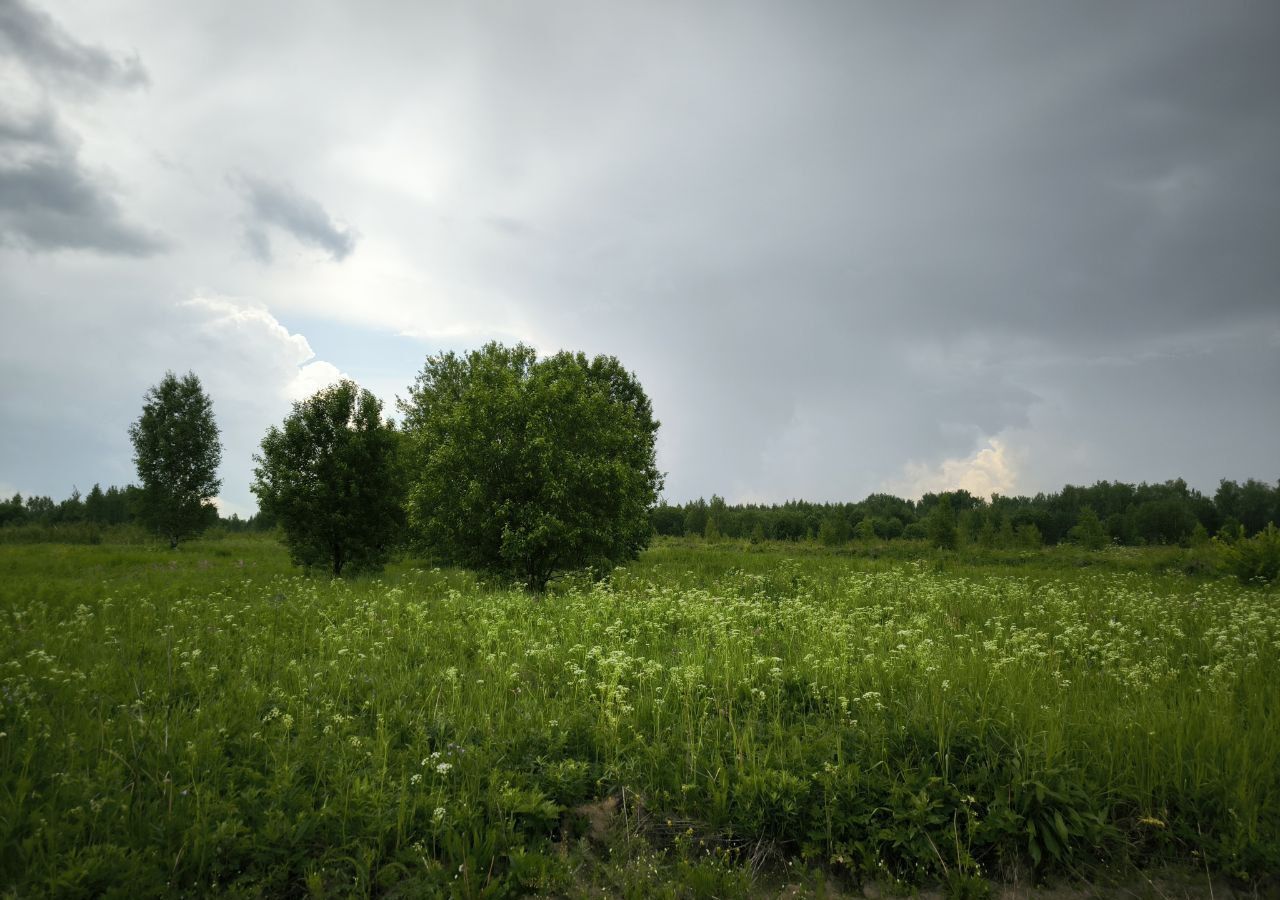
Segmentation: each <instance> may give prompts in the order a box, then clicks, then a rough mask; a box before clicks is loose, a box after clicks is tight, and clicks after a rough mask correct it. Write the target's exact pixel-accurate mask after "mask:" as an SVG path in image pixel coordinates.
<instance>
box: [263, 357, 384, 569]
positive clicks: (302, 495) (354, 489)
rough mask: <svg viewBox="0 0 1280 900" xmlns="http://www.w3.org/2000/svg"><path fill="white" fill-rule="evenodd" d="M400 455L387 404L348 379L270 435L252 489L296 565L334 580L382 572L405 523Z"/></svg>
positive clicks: (296, 408) (304, 404)
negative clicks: (387, 419) (387, 417)
mask: <svg viewBox="0 0 1280 900" xmlns="http://www.w3.org/2000/svg"><path fill="white" fill-rule="evenodd" d="M398 450H399V436H398V434H397V433H396V431H395V428H394V426H393V425H392V423H391V422H385V421H383V419H382V403H381V402H380V401H379V400H378V399H377V398H376V397H374V396H373V394H371V393H369V392H368V391H366V390H361V389H360V387H359V386H357V385H356V384H354V383H353V382H351V381H346V380H344V381H340V382H338V383H337V384H334V385H331V386H329V387H327V388H325V389H323V390H321V391H318V392H317V393H315V394H313V395H312V396H311V397H310V398H309V399H307V400H304V401H301V402H299V403H295V404H293V412H292V413H291V414H290V415H288V416H287V417H286V418H285V420H284V425H283V426H282V427H281V428H276V427H274V426H273V427H272V428H270V429H269V430H268V431H267V436H266V437H264V438H263V439H262V453H261V455H255V456H254V461H255V462H256V463H257V464H258V465H257V467H256V468H255V469H254V475H255V480H254V483H253V486H252V490H253V492H254V493H255V494H256V495H257V496H258V501H259V503H260V505H261V507H262V511H263V513H264V514H266V515H267V516H269V517H272V518H274V519H275V520H276V521H277V522H279V524H280V526H281V528H282V529H283V531H284V541H285V544H286V545H287V546H288V548H289V555H290V556H291V557H292V558H293V561H294V562H295V563H296V564H298V565H301V566H303V567H305V568H308V569H311V568H317V567H324V568H326V569H328V570H329V571H331V572H332V573H333V575H334V577H335V578H336V577H339V576H341V575H342V574H343V573H344V572H345V573H347V574H351V573H354V572H376V571H379V570H381V569H382V567H383V565H384V564H385V563H386V561H387V559H388V557H389V556H390V554H391V552H392V550H393V549H394V547H395V544H396V543H397V541H398V539H399V537H400V535H401V532H402V527H403V522H404V513H403V509H402V501H403V494H404V490H403V478H402V474H401V470H400V464H399V458H398Z"/></svg>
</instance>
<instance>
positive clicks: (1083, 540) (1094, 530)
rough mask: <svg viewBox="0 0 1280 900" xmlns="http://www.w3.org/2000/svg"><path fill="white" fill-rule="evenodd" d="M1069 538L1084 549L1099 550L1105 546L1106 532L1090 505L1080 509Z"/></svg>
mask: <svg viewBox="0 0 1280 900" xmlns="http://www.w3.org/2000/svg"><path fill="white" fill-rule="evenodd" d="M1071 539H1072V540H1073V541H1075V542H1076V543H1077V544H1079V545H1080V546H1081V547H1084V548H1085V549H1086V550H1101V549H1102V548H1103V547H1105V546H1107V533H1106V531H1105V530H1104V529H1103V527H1102V520H1101V519H1099V518H1098V514H1097V513H1096V512H1094V511H1093V507H1092V506H1086V507H1085V508H1084V509H1082V510H1081V511H1080V518H1079V519H1077V520H1076V524H1075V526H1074V527H1073V528H1072V529H1071Z"/></svg>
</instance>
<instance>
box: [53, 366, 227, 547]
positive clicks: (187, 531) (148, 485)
mask: <svg viewBox="0 0 1280 900" xmlns="http://www.w3.org/2000/svg"><path fill="white" fill-rule="evenodd" d="M129 438H130V439H131V440H132V441H133V450H134V456H133V461H134V463H135V465H137V467H138V480H139V481H141V482H142V493H141V496H140V498H139V503H138V513H139V517H140V518H141V519H142V521H143V522H144V523H145V524H146V525H148V526H149V527H150V528H151V529H152V530H154V531H155V532H156V533H157V534H160V535H161V536H163V537H165V538H168V540H169V546H170V547H175V548H176V547H177V546H178V542H179V541H181V540H183V539H185V538H188V537H191V536H192V535H196V534H199V533H200V532H201V531H203V530H204V529H205V528H206V527H207V526H208V525H210V524H212V523H213V522H214V521H216V520H217V516H218V513H217V510H216V509H215V508H214V506H213V504H212V502H211V501H212V499H213V497H214V496H215V495H216V494H217V493H218V488H219V487H220V486H221V485H222V481H221V480H220V479H219V478H218V475H217V473H218V465H219V463H221V462H222V443H221V441H220V439H219V435H218V425H217V423H216V422H215V421H214V418H213V404H212V403H211V402H210V400H209V397H208V395H207V394H205V392H204V388H203V387H201V385H200V379H199V378H197V377H196V376H195V374H194V373H192V372H188V373H187V374H186V375H184V376H183V377H182V378H178V377H177V376H176V375H174V374H173V372H166V373H165V376H164V378H163V379H161V381H160V383H159V384H158V385H156V386H154V387H152V388H150V389H149V390H148V391H147V393H146V395H145V396H144V397H143V404H142V415H141V416H140V417H139V418H138V420H137V421H136V422H134V423H133V425H131V426H130V427H129ZM76 499H77V501H78V499H79V498H78V497H77V498H76Z"/></svg>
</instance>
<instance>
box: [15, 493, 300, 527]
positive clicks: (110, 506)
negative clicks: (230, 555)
mask: <svg viewBox="0 0 1280 900" xmlns="http://www.w3.org/2000/svg"><path fill="white" fill-rule="evenodd" d="M141 495H142V491H141V489H140V488H138V487H136V486H135V485H132V484H130V485H126V486H125V487H122V488H120V487H116V486H115V485H112V486H111V487H108V488H107V489H106V490H105V491H104V490H103V489H102V487H101V486H100V485H97V484H95V485H94V486H93V488H92V489H91V490H90V491H89V493H88V494H84V495H81V493H80V491H79V490H77V489H74V488H73V489H72V491H71V496H70V497H68V498H67V499H65V500H63V501H61V502H57V501H54V500H53V499H52V498H51V497H42V496H37V495H32V496H30V497H27V498H25V499H24V498H23V496H22V495H21V494H14V495H13V496H12V497H10V498H9V499H8V500H0V528H2V527H6V526H8V527H12V526H18V525H32V526H43V527H46V528H48V527H56V526H65V525H100V526H110V525H134V524H138V523H139V518H138V510H139V503H140V499H141ZM208 524H209V525H219V526H221V527H222V528H224V529H226V530H228V531H266V530H268V529H270V528H272V527H274V525H275V523H274V522H270V521H267V520H266V519H264V517H262V516H257V515H255V516H250V517H249V518H247V519H242V518H240V517H239V516H238V515H236V514H235V513H232V514H231V516H230V518H222V517H221V516H218V515H217V514H216V513H214V514H213V515H212V516H211V519H210V522H209V523H208Z"/></svg>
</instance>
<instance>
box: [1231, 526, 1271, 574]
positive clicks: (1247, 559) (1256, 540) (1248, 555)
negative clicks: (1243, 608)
mask: <svg viewBox="0 0 1280 900" xmlns="http://www.w3.org/2000/svg"><path fill="white" fill-rule="evenodd" d="M1219 546H1220V547H1221V551H1220V552H1221V556H1222V565H1223V568H1224V569H1225V570H1226V571H1227V572H1229V573H1231V574H1232V575H1234V576H1236V578H1238V579H1240V581H1241V583H1243V584H1250V583H1258V582H1262V583H1269V582H1272V581H1275V580H1276V579H1277V578H1280V529H1277V528H1276V526H1275V523H1274V522H1272V523H1270V524H1268V525H1267V527H1266V528H1264V529H1262V531H1260V532H1258V533H1257V534H1256V535H1254V536H1253V537H1251V538H1240V539H1239V540H1237V541H1235V543H1231V544H1228V543H1226V542H1220V544H1219Z"/></svg>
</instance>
